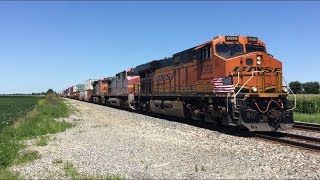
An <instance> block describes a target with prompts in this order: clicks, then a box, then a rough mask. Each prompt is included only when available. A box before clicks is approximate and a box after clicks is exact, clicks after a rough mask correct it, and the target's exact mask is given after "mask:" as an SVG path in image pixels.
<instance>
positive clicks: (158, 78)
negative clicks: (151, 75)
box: [156, 72, 176, 82]
mask: <svg viewBox="0 0 320 180" xmlns="http://www.w3.org/2000/svg"><path fill="white" fill-rule="evenodd" d="M175 76H176V73H175V72H174V73H166V74H160V75H158V76H156V82H160V81H165V80H171V79H173V78H174V77H175Z"/></svg>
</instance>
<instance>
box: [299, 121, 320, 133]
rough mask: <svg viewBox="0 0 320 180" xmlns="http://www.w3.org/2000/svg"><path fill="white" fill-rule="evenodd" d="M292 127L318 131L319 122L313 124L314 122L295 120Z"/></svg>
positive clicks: (319, 129)
mask: <svg viewBox="0 0 320 180" xmlns="http://www.w3.org/2000/svg"><path fill="white" fill-rule="evenodd" d="M293 128H296V129H305V130H312V131H319V132H320V124H315V123H303V122H295V124H294V125H293Z"/></svg>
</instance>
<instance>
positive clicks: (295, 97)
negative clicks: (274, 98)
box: [282, 73, 297, 110]
mask: <svg viewBox="0 0 320 180" xmlns="http://www.w3.org/2000/svg"><path fill="white" fill-rule="evenodd" d="M282 74H283V73H282ZM282 79H283V81H284V83H285V84H286V86H287V88H288V89H290V92H291V93H292V94H293V95H294V107H293V108H291V109H289V110H294V109H295V108H296V107H297V95H296V94H295V93H293V91H292V90H291V88H290V86H288V84H287V81H286V79H285V78H284V76H283V75H282Z"/></svg>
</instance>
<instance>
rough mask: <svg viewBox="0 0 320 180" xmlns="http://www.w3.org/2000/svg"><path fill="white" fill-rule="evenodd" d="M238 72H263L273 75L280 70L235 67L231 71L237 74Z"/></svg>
mask: <svg viewBox="0 0 320 180" xmlns="http://www.w3.org/2000/svg"><path fill="white" fill-rule="evenodd" d="M238 71H244V72H253V71H264V72H265V73H275V72H277V71H281V68H272V67H247V66H243V67H240V66H237V67H235V68H234V69H233V72H238Z"/></svg>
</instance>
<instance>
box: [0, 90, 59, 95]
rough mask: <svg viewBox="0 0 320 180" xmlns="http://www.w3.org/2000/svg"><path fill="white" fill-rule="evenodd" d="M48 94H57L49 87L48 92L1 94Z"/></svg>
mask: <svg viewBox="0 0 320 180" xmlns="http://www.w3.org/2000/svg"><path fill="white" fill-rule="evenodd" d="M47 94H56V92H55V91H53V90H52V89H48V91H47V92H39V93H35V92H33V93H14V94H0V95H15V96H24V95H47Z"/></svg>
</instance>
